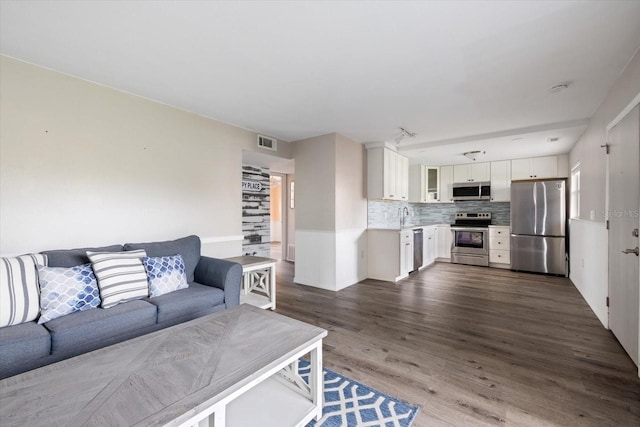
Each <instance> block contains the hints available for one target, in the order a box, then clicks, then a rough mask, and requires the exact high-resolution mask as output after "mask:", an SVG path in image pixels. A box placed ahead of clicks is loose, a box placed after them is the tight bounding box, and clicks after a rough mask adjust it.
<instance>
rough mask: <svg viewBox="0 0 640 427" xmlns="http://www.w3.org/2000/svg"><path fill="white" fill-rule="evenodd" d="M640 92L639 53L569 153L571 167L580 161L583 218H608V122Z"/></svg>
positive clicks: (600, 219) (581, 216)
mask: <svg viewBox="0 0 640 427" xmlns="http://www.w3.org/2000/svg"><path fill="white" fill-rule="evenodd" d="M638 93H640V52H636V55H635V56H634V57H633V59H632V60H631V62H630V63H629V65H627V67H626V69H625V70H624V72H623V73H622V75H621V76H620V78H619V79H618V80H617V81H616V83H615V84H614V85H613V87H612V88H611V90H610V91H609V93H608V94H607V97H606V98H605V100H604V101H603V102H602V104H601V105H600V107H598V109H597V110H596V112H595V114H594V115H593V117H592V118H591V120H590V121H589V126H588V127H587V130H586V131H585V133H584V134H583V135H582V137H580V139H579V140H578V142H577V143H576V144H575V146H574V147H573V148H572V149H571V152H570V153H569V167H570V168H573V167H574V166H575V165H576V163H578V162H580V188H581V191H580V218H581V219H587V220H589V219H591V211H593V213H594V220H595V221H598V222H604V221H605V195H606V165H607V156H606V152H605V149H604V148H602V147H600V146H601V145H603V144H604V143H605V142H606V140H607V125H608V124H609V122H611V121H612V120H613V119H614V118H615V117H616V116H617V115H618V114H619V113H620V112H621V111H622V109H624V108H625V107H626V106H627V105H628V104H629V103H630V102H631V101H632V100H633V98H634V97H635V96H636V95H638Z"/></svg>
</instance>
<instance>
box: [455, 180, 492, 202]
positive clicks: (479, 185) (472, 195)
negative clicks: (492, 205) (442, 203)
mask: <svg viewBox="0 0 640 427" xmlns="http://www.w3.org/2000/svg"><path fill="white" fill-rule="evenodd" d="M462 200H491V183H490V182H489V181H482V182H460V183H457V184H453V201H454V202H457V201H462Z"/></svg>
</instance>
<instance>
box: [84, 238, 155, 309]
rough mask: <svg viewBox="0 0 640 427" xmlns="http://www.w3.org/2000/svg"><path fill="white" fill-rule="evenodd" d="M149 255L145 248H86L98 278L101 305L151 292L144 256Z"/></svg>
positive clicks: (147, 294) (146, 295) (108, 304)
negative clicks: (111, 249)
mask: <svg viewBox="0 0 640 427" xmlns="http://www.w3.org/2000/svg"><path fill="white" fill-rule="evenodd" d="M146 256H147V253H146V252H145V251H144V250H143V249H140V250H137V251H126V252H91V251H87V257H89V259H90V260H91V264H92V267H93V272H94V273H95V275H96V278H97V279H98V288H100V299H101V300H102V304H101V307H102V308H109V307H113V306H115V305H118V304H120V303H121V302H126V301H131V300H134V299H140V298H146V297H148V296H149V284H148V283H147V273H146V271H145V269H144V266H143V265H142V260H141V258H142V257H146Z"/></svg>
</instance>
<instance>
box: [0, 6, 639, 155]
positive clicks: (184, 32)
mask: <svg viewBox="0 0 640 427" xmlns="http://www.w3.org/2000/svg"><path fill="white" fill-rule="evenodd" d="M639 46H640V1H611V0H610V1H603V2H599V1H589V2H587V1H580V2H564V1H554V2H551V1H533V2H529V1H513V2H506V1H497V2H481V1H476V2H464V3H460V2H454V1H448V2H436V1H430V2H382V1H381V2H355V1H353V2H346V1H345V2H320V1H317V2H308V1H297V2H284V1H283V2H266V1H260V2H249V1H247V2H213V1H211V2H205V1H181V2H173V1H164V2H159V1H158V2H115V1H87V2H68V1H48V2H44V1H35V2H34V1H2V2H0V52H1V53H2V54H5V55H8V56H11V57H14V58H18V59H21V60H25V61H28V62H31V63H34V64H38V65H42V66H45V67H48V68H51V69H54V70H58V71H61V72H64V73H68V74H71V75H74V76H78V77H80V78H83V79H86V80H90V81H94V82H98V83H101V84H104V85H107V86H110V87H113V88H117V89H120V90H123V91H126V92H130V93H133V94H137V95H140V96H144V97H147V98H150V99H153V100H157V101H159V102H163V103H166V104H169V105H173V106H176V107H178V108H182V109H185V110H188V111H193V112H196V113H199V114H202V115H204V116H208V117H212V118H215V119H218V120H221V121H224V122H227V123H231V124H234V125H238V126H241V127H244V128H248V129H253V130H256V131H258V132H260V133H263V134H266V135H271V136H275V137H277V138H279V139H284V140H288V141H295V140H299V139H303V138H307V137H312V136H316V135H321V134H325V133H330V132H339V133H342V134H344V135H346V136H348V137H351V138H353V139H356V140H359V141H362V142H378V141H388V140H392V139H393V138H394V137H396V136H398V135H399V130H398V127H399V126H403V127H405V128H406V129H408V130H409V131H410V132H415V133H417V136H416V137H414V138H407V139H405V140H404V141H402V143H401V151H404V152H405V153H407V154H408V155H410V156H411V157H413V158H414V161H417V160H420V161H425V162H428V163H432V164H441V163H453V162H454V161H453V159H455V158H457V157H456V156H459V155H460V152H461V150H464V151H467V148H469V149H474V150H475V149H486V151H487V155H486V159H489V158H496V159H497V158H504V157H505V156H506V155H507V153H509V155H512V153H513V154H514V155H515V154H518V155H517V156H515V157H525V156H530V155H545V154H555V153H556V152H567V151H568V149H569V148H570V147H571V146H572V145H573V144H574V143H575V141H576V139H577V138H578V137H579V136H580V135H581V133H582V132H583V131H584V129H585V123H586V122H585V121H584V119H588V118H589V117H591V116H592V114H593V113H594V111H595V110H596V108H597V107H598V105H599V104H600V103H601V102H602V101H603V99H604V98H605V96H606V94H607V92H608V90H609V89H610V88H611V86H612V84H613V83H614V82H615V80H616V79H617V78H618V77H619V75H620V73H621V72H622V71H623V69H624V67H625V66H626V64H627V63H628V62H629V60H630V59H631V58H632V56H633V55H634V52H635V51H636V50H637V49H638V47H639ZM559 82H568V83H569V88H568V89H567V90H566V91H563V92H561V93H557V94H551V93H549V92H548V88H550V87H551V86H552V85H554V84H557V83H559ZM557 135H560V138H561V139H560V140H559V142H558V143H557V144H555V145H554V144H548V143H547V142H546V141H547V138H549V137H552V136H557ZM520 137H522V138H524V139H517V140H516V141H512V140H513V139H515V138H520ZM461 141H462V142H463V144H460V142H461ZM412 144H416V147H413V148H415V149H413V148H412V147H410V146H411V145H412ZM485 146H486V148H484V147H485ZM447 147H448V148H447Z"/></svg>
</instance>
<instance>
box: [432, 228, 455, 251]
mask: <svg viewBox="0 0 640 427" xmlns="http://www.w3.org/2000/svg"><path fill="white" fill-rule="evenodd" d="M436 239H437V240H436V258H438V259H445V260H450V259H451V240H452V237H451V226H450V225H438V226H437V237H436Z"/></svg>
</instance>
